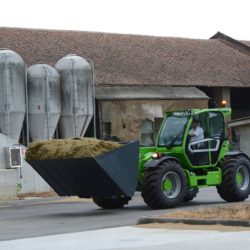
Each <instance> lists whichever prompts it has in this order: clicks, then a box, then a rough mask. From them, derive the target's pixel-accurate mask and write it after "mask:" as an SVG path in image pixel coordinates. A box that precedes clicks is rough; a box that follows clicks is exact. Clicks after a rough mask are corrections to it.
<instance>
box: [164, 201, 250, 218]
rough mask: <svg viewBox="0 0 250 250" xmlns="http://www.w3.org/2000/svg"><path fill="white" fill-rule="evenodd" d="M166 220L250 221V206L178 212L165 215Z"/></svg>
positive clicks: (218, 207) (241, 205)
mask: <svg viewBox="0 0 250 250" xmlns="http://www.w3.org/2000/svg"><path fill="white" fill-rule="evenodd" d="M162 217H164V218H181V219H183V218H185V219H222V220H228V219H230V220H250V204H240V205H232V206H217V207H213V208H201V209H199V210H195V211H183V210H178V211H176V212H173V213H169V214H165V215H163V216H162Z"/></svg>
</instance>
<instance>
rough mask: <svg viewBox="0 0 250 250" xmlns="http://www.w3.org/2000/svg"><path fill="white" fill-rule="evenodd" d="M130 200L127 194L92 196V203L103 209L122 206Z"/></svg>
mask: <svg viewBox="0 0 250 250" xmlns="http://www.w3.org/2000/svg"><path fill="white" fill-rule="evenodd" d="M130 200H131V197H129V196H118V197H116V196H112V197H93V201H94V203H95V204H96V205H97V206H99V207H101V208H103V209H116V208H123V207H124V205H126V204H128V202H129V201H130Z"/></svg>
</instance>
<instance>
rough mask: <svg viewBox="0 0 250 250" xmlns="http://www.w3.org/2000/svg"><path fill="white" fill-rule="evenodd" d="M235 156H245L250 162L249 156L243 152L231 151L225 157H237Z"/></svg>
mask: <svg viewBox="0 0 250 250" xmlns="http://www.w3.org/2000/svg"><path fill="white" fill-rule="evenodd" d="M235 155H243V156H245V157H246V158H247V159H248V160H249V161H250V158H249V156H248V155H247V154H245V153H243V152H241V151H229V152H227V153H226V154H225V155H224V157H227V156H235Z"/></svg>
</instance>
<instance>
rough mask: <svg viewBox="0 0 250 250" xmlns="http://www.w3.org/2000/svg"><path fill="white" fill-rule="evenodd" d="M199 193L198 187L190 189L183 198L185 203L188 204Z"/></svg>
mask: <svg viewBox="0 0 250 250" xmlns="http://www.w3.org/2000/svg"><path fill="white" fill-rule="evenodd" d="M198 193H199V189H198V188H197V187H193V188H190V189H188V190H187V192H186V194H185V196H184V198H183V201H185V202H187V201H191V200H193V199H194V198H195V197H196V195H197V194H198Z"/></svg>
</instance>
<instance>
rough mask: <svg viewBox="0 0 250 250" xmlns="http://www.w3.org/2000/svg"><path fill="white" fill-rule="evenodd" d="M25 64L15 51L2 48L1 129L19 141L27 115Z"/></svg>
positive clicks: (0, 66) (0, 76)
mask: <svg viewBox="0 0 250 250" xmlns="http://www.w3.org/2000/svg"><path fill="white" fill-rule="evenodd" d="M25 70H26V68H25V65H24V62H23V59H22V58H21V57H20V56H19V55H18V54H17V53H16V52H14V51H11V50H8V49H0V129H1V131H2V133H3V134H5V135H7V136H8V137H10V138H11V139H13V140H15V141H18V140H19V137H20V133H21V129H22V125H23V120H24V115H25V109H26V108H25Z"/></svg>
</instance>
